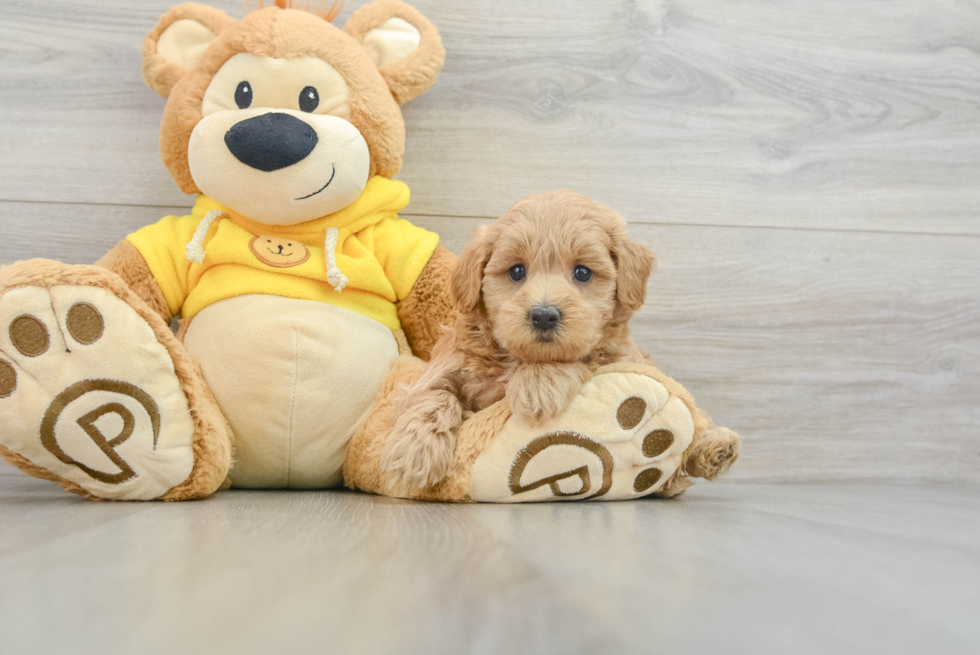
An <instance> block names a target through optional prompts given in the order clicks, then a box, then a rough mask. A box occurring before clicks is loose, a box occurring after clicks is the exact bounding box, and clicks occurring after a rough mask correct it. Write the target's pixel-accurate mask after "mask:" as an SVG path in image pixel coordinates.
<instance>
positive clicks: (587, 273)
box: [573, 266, 592, 282]
mask: <svg viewBox="0 0 980 655" xmlns="http://www.w3.org/2000/svg"><path fill="white" fill-rule="evenodd" d="M573 275H575V279H576V280H578V281H579V282H588V281H589V280H591V279H592V269H590V268H586V267H585V266H576V267H575V271H574V273H573Z"/></svg>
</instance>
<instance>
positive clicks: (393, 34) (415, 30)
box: [344, 0, 446, 105]
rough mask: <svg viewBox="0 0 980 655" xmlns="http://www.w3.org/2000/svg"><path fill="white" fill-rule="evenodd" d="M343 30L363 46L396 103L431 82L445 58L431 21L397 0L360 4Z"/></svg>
mask: <svg viewBox="0 0 980 655" xmlns="http://www.w3.org/2000/svg"><path fill="white" fill-rule="evenodd" d="M344 30H345V31H346V32H347V33H348V34H350V35H351V36H353V37H354V38H355V39H357V41H358V42H359V43H360V44H361V45H363V46H364V49H365V50H367V53H368V55H370V57H371V60H372V61H374V65H375V66H377V67H378V70H379V71H380V72H381V76H382V77H384V79H385V81H386V82H387V83H388V88H389V89H391V95H392V96H394V98H395V101H396V102H397V103H398V104H400V105H402V104H405V103H406V102H408V101H409V100H411V99H413V98H415V97H416V96H418V95H420V94H421V93H422V92H423V91H425V90H426V89H428V88H429V87H430V86H432V84H433V83H434V82H435V81H436V78H437V77H439V73H440V71H442V64H443V62H444V61H445V60H446V51H445V49H443V47H442V40H441V39H440V38H439V32H438V31H437V30H436V28H435V25H433V24H432V23H430V22H429V20H428V19H427V18H426V17H425V16H423V15H422V14H420V13H419V12H418V11H417V10H416V9H414V8H412V7H409V6H408V5H406V4H405V3H403V2H398V0H375V2H372V3H371V4H369V5H365V6H363V7H361V8H360V9H358V10H357V11H355V12H354V13H353V14H351V17H350V19H349V20H348V21H347V25H346V26H345V27H344Z"/></svg>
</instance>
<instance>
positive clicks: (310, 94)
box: [299, 86, 320, 113]
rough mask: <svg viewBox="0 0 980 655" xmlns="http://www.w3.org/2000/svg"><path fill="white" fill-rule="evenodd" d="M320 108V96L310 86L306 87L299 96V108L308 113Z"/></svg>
mask: <svg viewBox="0 0 980 655" xmlns="http://www.w3.org/2000/svg"><path fill="white" fill-rule="evenodd" d="M319 106H320V94H319V93H317V91H316V89H314V88H313V87H312V86H308V87H306V88H305V89H303V91H302V92H301V93H300V94H299V108H300V109H302V110H303V111H305V112H306V113H310V112H311V111H313V110H314V109H316V108H317V107H319Z"/></svg>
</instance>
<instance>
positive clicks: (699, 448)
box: [684, 427, 742, 480]
mask: <svg viewBox="0 0 980 655" xmlns="http://www.w3.org/2000/svg"><path fill="white" fill-rule="evenodd" d="M741 445H742V438H741V437H740V436H738V435H737V434H736V433H734V432H732V431H731V430H729V429H728V428H718V427H716V428H712V429H710V430H708V431H707V432H705V433H704V434H703V435H701V438H700V439H698V440H697V442H696V443H695V444H694V447H693V448H691V450H690V451H689V452H688V454H687V461H686V462H684V471H685V472H686V473H687V474H688V475H691V476H694V477H696V478H704V479H705V480H714V479H715V478H717V477H718V476H719V475H721V474H722V473H725V472H726V471H728V469H730V468H731V467H732V464H734V463H735V461H736V460H737V459H738V450H739V447H740V446H741Z"/></svg>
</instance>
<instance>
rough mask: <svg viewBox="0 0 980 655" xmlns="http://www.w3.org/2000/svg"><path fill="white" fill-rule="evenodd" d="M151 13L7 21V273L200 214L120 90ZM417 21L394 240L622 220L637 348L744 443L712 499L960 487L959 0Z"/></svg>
mask: <svg viewBox="0 0 980 655" xmlns="http://www.w3.org/2000/svg"><path fill="white" fill-rule="evenodd" d="M170 4H171V3H169V2H166V1H161V0H141V1H140V2H132V1H131V0H98V1H96V0H45V1H44V2H25V1H23V0H16V1H15V0H0V16H2V17H3V18H2V20H0V228H2V232H0V236H2V243H3V247H2V249H0V264H3V263H9V262H12V261H15V260H18V259H23V258H29V257H39V256H44V257H51V258H56V259H61V260H64V261H68V262H72V263H88V262H91V261H94V260H95V259H97V258H98V257H99V256H101V254H102V253H104V252H105V251H106V250H107V249H108V248H110V247H111V246H112V245H113V244H114V243H115V242H116V241H118V240H119V239H121V238H122V237H124V236H125V234H126V233H128V232H129V231H132V230H134V229H136V228H138V227H140V226H142V225H145V224H147V223H150V222H153V221H155V220H156V219H158V218H159V217H161V216H163V215H165V214H169V213H174V212H178V213H184V210H185V209H186V208H187V207H188V206H189V205H190V204H191V203H192V199H190V198H188V197H186V196H184V195H183V194H181V193H180V191H179V190H178V189H177V188H176V186H175V184H174V183H173V181H172V180H171V179H170V177H169V175H168V174H167V171H166V170H165V168H164V167H163V165H162V164H161V163H160V160H159V155H158V153H157V131H158V128H159V121H160V117H161V114H162V109H163V104H164V101H163V100H162V99H161V98H159V97H158V96H157V95H156V94H155V93H153V92H152V91H150V90H149V89H147V88H146V87H144V86H143V84H142V82H141V80H140V74H139V68H140V55H139V49H140V45H141V41H142V38H143V35H144V34H145V33H146V32H147V31H148V30H150V29H151V28H152V27H153V25H154V23H155V21H156V18H157V17H158V16H159V15H160V14H162V13H163V12H164V11H166V9H167V8H168V6H169V5H170ZM212 4H214V5H216V6H220V7H222V8H224V9H227V10H228V11H229V13H231V14H232V15H234V16H240V15H242V14H243V13H244V10H243V9H242V8H241V6H240V4H239V3H237V2H235V1H233V0H229V1H226V0H212ZM348 4H349V6H348V7H347V8H345V10H344V12H343V14H342V15H341V17H340V19H339V22H340V24H342V21H344V20H345V19H346V17H347V16H348V15H349V14H350V12H351V11H352V10H353V9H354V8H356V7H357V6H360V4H361V3H360V2H356V1H354V2H349V3H348ZM414 4H415V6H416V7H418V8H419V9H420V10H421V11H422V12H423V13H424V14H426V15H427V16H429V18H430V19H432V20H433V22H435V23H436V24H437V25H438V26H439V28H440V30H441V32H442V34H443V38H444V41H445V44H446V47H447V50H448V61H447V64H446V68H445V71H444V74H443V76H442V78H441V79H440V80H439V82H438V84H437V85H436V86H435V87H434V88H433V89H432V90H431V91H430V92H429V93H427V94H426V95H424V96H422V97H421V98H419V99H418V100H416V101H414V102H413V103H411V104H410V105H408V106H407V107H406V109H405V115H406V121H407V123H408V130H409V136H408V155H407V158H406V162H405V166H404V169H403V170H402V173H401V174H400V178H401V179H403V180H405V181H406V182H407V183H408V184H409V185H410V186H411V187H412V190H413V202H412V204H411V206H410V207H409V211H408V212H407V213H406V217H407V218H409V219H410V220H413V221H414V222H416V223H417V224H419V225H422V226H424V227H427V228H429V229H433V230H436V231H438V232H439V233H440V234H441V235H442V236H443V239H444V242H445V243H446V244H447V245H448V246H449V247H451V248H452V249H453V250H456V251H457V252H458V251H459V250H461V248H462V246H463V245H464V244H465V243H466V241H467V239H468V238H469V234H470V230H471V228H472V227H473V226H475V225H479V224H483V223H486V222H488V221H489V220H491V219H492V218H493V217H495V216H498V215H499V214H500V213H501V212H502V211H503V210H504V209H506V207H507V206H508V205H509V204H510V203H511V202H513V201H514V200H516V199H518V198H520V197H522V196H524V195H526V194H528V193H533V192H537V191H543V190H546V189H551V188H557V187H567V188H572V189H575V190H577V191H579V192H581V193H584V194H586V195H589V196H591V197H593V198H595V199H596V200H599V201H602V202H605V203H607V204H609V205H611V206H612V207H614V208H616V209H617V210H619V211H620V212H622V213H623V215H624V216H626V217H627V218H628V219H629V221H630V222H631V233H632V235H633V236H634V237H635V238H636V239H638V240H640V241H641V242H643V243H645V244H647V245H648V246H650V247H651V248H653V249H654V250H655V251H656V253H657V254H658V256H659V259H660V262H661V268H660V272H659V273H658V274H657V275H656V276H655V277H654V279H653V281H652V284H651V295H650V299H649V302H648V305H647V307H645V308H644V310H643V311H642V313H641V314H640V315H639V316H638V317H637V318H636V319H635V332H636V335H637V339H638V340H639V341H640V343H641V344H642V345H643V346H644V347H645V349H647V350H648V351H650V352H651V354H653V355H654V357H655V359H656V360H657V361H658V363H659V364H660V365H661V366H662V368H664V370H665V371H666V372H668V373H669V374H671V375H673V376H674V377H676V378H678V379H679V380H681V381H683V382H684V383H685V384H686V385H687V386H688V387H689V388H690V389H691V390H692V391H693V392H694V393H695V395H696V396H697V397H698V399H699V401H700V402H701V403H702V404H703V405H704V406H705V407H706V408H707V409H709V411H710V412H711V413H712V414H713V415H714V416H715V417H716V419H717V420H718V422H719V423H723V424H727V425H729V426H731V427H733V428H734V429H736V430H738V431H739V432H740V433H742V434H743V435H744V437H745V439H746V444H745V449H744V455H743V458H742V460H741V461H740V462H739V465H738V466H737V467H736V470H735V471H733V474H732V475H731V477H730V479H731V480H732V481H738V480H754V481H790V480H792V481H799V480H842V479H897V480H908V481H917V480H947V479H948V480H972V481H976V480H980V216H978V214H980V4H978V3H976V2H970V1H969V0H939V1H935V2H929V3H923V2H916V1H915V0H897V1H885V0H868V1H867V2H860V3H858V2H853V1H851V0H826V1H823V2H811V1H809V0H791V1H787V2H781V3H771V2H766V1H765V0H743V1H740V2H732V1H731V0H662V1H660V0H607V1H604V2H594V1H593V0H562V1H561V2H559V1H558V0H535V1H534V2H527V1H525V0H494V1H493V2H490V1H484V0H478V1H473V2H470V1H466V2H454V3H448V2H445V1H444V0H443V1H441V2H437V1H436V0H416V1H415V2H414Z"/></svg>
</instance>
